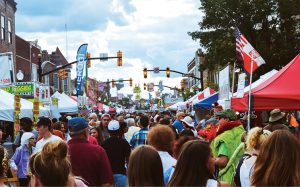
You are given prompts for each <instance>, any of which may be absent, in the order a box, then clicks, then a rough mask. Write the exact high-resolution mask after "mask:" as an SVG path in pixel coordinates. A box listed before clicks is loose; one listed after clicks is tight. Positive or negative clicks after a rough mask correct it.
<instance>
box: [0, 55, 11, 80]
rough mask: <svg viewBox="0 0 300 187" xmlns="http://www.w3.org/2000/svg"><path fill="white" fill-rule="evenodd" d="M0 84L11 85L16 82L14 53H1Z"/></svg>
mask: <svg viewBox="0 0 300 187" xmlns="http://www.w3.org/2000/svg"><path fill="white" fill-rule="evenodd" d="M0 65H1V68H0V85H9V84H12V83H13V82H14V80H13V79H12V78H13V72H14V71H13V69H14V68H13V61H12V53H10V52H9V53H1V54H0Z"/></svg>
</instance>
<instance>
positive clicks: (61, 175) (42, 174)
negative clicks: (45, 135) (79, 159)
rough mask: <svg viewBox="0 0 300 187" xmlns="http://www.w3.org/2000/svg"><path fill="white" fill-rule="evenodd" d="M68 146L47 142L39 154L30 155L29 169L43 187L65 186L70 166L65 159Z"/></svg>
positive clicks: (60, 142)
mask: <svg viewBox="0 0 300 187" xmlns="http://www.w3.org/2000/svg"><path fill="white" fill-rule="evenodd" d="M67 152H68V146H67V144H66V143H65V142H63V141H55V142H48V143H46V144H45V146H44V147H43V149H42V151H41V152H38V153H37V154H34V155H32V157H31V158H30V161H29V167H30V169H31V172H32V174H33V175H36V176H37V177H38V178H39V180H40V181H41V183H42V184H43V186H67V185H68V183H69V179H70V174H71V164H70V162H69V161H68V159H67Z"/></svg>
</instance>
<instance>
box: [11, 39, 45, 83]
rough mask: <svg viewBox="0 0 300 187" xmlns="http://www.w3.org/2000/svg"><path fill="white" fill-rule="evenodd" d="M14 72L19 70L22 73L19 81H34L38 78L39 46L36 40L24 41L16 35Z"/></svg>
mask: <svg viewBox="0 0 300 187" xmlns="http://www.w3.org/2000/svg"><path fill="white" fill-rule="evenodd" d="M15 38H16V74H17V73H19V72H21V73H23V75H24V78H23V79H22V80H17V81H19V82H31V81H32V82H36V81H37V80H38V62H39V59H38V55H39V54H40V53H41V47H40V46H39V45H38V41H37V40H36V41H26V40H24V39H23V38H21V37H20V36H18V35H16V37H15Z"/></svg>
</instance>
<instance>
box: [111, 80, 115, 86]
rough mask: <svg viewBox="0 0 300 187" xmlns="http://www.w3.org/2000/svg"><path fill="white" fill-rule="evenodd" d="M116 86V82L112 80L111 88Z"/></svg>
mask: <svg viewBox="0 0 300 187" xmlns="http://www.w3.org/2000/svg"><path fill="white" fill-rule="evenodd" d="M115 86H116V81H115V80H114V79H112V80H111V87H112V88H114V87H115Z"/></svg>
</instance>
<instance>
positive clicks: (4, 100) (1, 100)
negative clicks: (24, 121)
mask: <svg viewBox="0 0 300 187" xmlns="http://www.w3.org/2000/svg"><path fill="white" fill-rule="evenodd" d="M20 102H21V109H20V119H21V118H23V117H29V118H31V119H33V111H32V110H33V103H32V102H30V101H28V100H26V99H22V98H21V101H20ZM14 111H15V108H14V95H13V94H10V93H8V92H6V91H4V90H2V89H0V120H3V121H11V122H13V121H14ZM50 115H51V114H50V110H49V109H47V108H45V107H41V106H40V116H50Z"/></svg>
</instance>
